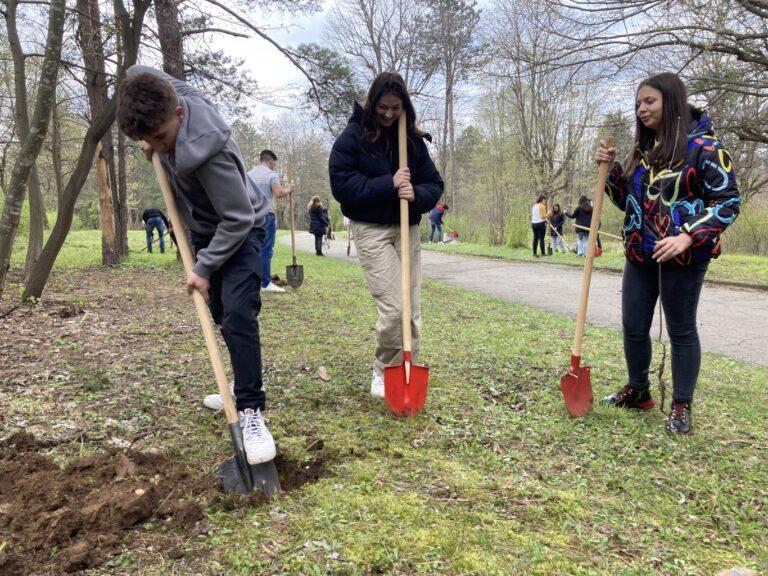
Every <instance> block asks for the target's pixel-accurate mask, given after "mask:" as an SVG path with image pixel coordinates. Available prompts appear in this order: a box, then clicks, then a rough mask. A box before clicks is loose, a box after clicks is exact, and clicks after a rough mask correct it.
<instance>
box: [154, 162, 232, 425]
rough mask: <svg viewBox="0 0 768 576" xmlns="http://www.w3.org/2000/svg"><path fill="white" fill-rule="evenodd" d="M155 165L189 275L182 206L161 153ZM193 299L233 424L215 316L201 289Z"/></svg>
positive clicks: (190, 261) (189, 257)
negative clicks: (177, 200) (177, 203)
mask: <svg viewBox="0 0 768 576" xmlns="http://www.w3.org/2000/svg"><path fill="white" fill-rule="evenodd" d="M152 165H153V166H154V168H155V174H156V175H157V180H158V181H159V182H160V189H161V190H162V192H163V199H164V200H165V207H166V208H167V210H168V215H169V216H170V218H171V224H172V225H173V228H174V230H179V231H180V232H179V233H178V234H176V239H177V240H178V242H177V245H178V247H179V252H180V253H181V259H182V261H183V262H184V270H185V271H186V273H187V274H189V273H190V272H192V269H193V268H194V266H195V263H194V260H193V259H192V250H191V249H190V247H189V241H188V240H187V235H186V233H185V232H184V225H183V223H182V220H181V217H180V216H179V209H178V207H177V206H176V200H175V199H174V197H173V192H172V191H171V186H170V185H169V184H168V178H166V176H165V171H164V170H163V165H162V164H161V163H160V155H159V154H153V155H152ZM192 299H193V300H194V301H195V308H196V309H197V316H198V318H200V325H201V326H202V328H203V336H204V337H205V345H206V346H207V347H208V355H209V356H210V357H211V364H212V365H213V373H214V375H215V376H216V385H217V386H218V388H219V394H221V399H222V400H223V401H224V413H225V414H226V416H227V422H228V423H229V424H234V423H235V422H237V421H238V417H237V409H236V408H235V402H234V400H233V398H232V393H231V392H230V390H229V383H228V382H227V375H226V372H225V371H224V363H223V362H222V361H221V353H220V352H219V345H218V343H217V342H216V336H215V335H214V332H213V322H212V321H211V316H210V313H209V311H208V305H207V304H206V303H205V298H203V295H202V294H200V292H198V291H197V290H194V291H193V292H192Z"/></svg>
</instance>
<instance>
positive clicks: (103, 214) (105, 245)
mask: <svg viewBox="0 0 768 576" xmlns="http://www.w3.org/2000/svg"><path fill="white" fill-rule="evenodd" d="M101 151H102V148H101V142H99V143H98V144H97V145H96V178H97V180H98V183H99V222H100V223H101V263H102V264H104V266H115V265H116V264H117V263H118V257H117V241H116V240H115V221H114V219H113V217H112V189H111V188H110V185H109V166H108V165H107V161H106V159H105V158H104V156H103V155H102V154H101Z"/></svg>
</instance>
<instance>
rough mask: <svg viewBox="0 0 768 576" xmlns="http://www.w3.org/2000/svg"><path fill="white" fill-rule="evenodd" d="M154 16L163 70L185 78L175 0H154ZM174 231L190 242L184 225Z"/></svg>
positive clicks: (179, 25)
mask: <svg viewBox="0 0 768 576" xmlns="http://www.w3.org/2000/svg"><path fill="white" fill-rule="evenodd" d="M155 17H156V18H157V35H158V36H159V37H160V50H161V51H162V53H163V71H164V72H165V73H166V74H170V75H171V76H173V77H174V78H178V79H179V80H186V79H187V77H186V74H184V44H183V42H182V38H183V36H182V33H181V23H180V22H179V11H178V10H177V9H176V2H175V0H155ZM174 232H175V233H176V234H186V235H187V240H189V242H190V244H191V242H192V239H191V237H190V236H189V230H187V228H186V227H184V228H182V229H181V230H175V231H174ZM176 260H181V252H180V251H178V250H177V251H176Z"/></svg>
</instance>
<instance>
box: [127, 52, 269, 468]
mask: <svg viewBox="0 0 768 576" xmlns="http://www.w3.org/2000/svg"><path fill="white" fill-rule="evenodd" d="M117 122H118V126H120V130H122V131H123V132H124V133H125V134H126V135H127V136H128V137H129V138H133V139H134V140H143V141H144V142H146V144H148V145H149V148H147V149H145V154H146V156H147V158H148V159H150V158H152V155H153V154H159V155H160V161H161V163H162V166H163V169H164V171H165V173H166V175H167V176H168V180H169V182H170V183H171V186H172V188H173V194H174V196H175V197H176V201H177V203H178V205H179V211H180V213H181V217H182V218H183V219H184V222H185V224H186V225H187V226H188V227H189V229H190V232H191V235H192V243H193V244H194V246H195V252H196V254H195V256H196V262H195V266H194V268H193V269H192V271H191V272H189V274H188V275H187V281H186V288H187V293H188V294H190V295H191V294H192V292H193V291H194V290H197V291H198V292H199V293H200V294H201V295H202V296H203V298H205V299H206V300H207V301H208V307H209V308H210V311H211V315H212V316H213V319H214V321H215V322H216V324H219V325H220V326H221V333H222V335H223V336H224V341H225V342H226V344H227V349H228V350H229V355H230V359H231V362H232V370H233V372H234V374H235V380H234V386H233V388H234V396H235V402H236V404H237V410H238V411H239V415H240V426H241V427H242V429H243V443H244V448H245V453H246V456H247V459H248V463H249V464H260V463H262V462H268V461H270V460H273V459H274V458H275V441H274V440H273V439H272V435H271V434H270V433H269V430H268V429H267V426H266V423H265V422H264V418H263V417H262V414H261V412H262V411H263V410H264V405H265V399H266V398H265V394H264V390H263V386H262V384H263V381H262V373H261V342H260V340H259V323H258V319H257V316H258V313H259V310H260V309H261V297H260V294H259V284H260V275H261V271H262V265H261V260H260V257H259V250H260V248H261V243H262V241H263V240H264V229H263V228H262V225H263V222H264V216H265V215H266V214H267V212H268V211H269V206H268V204H267V199H266V198H265V197H264V195H263V194H260V193H259V192H258V190H255V189H254V188H253V186H252V184H251V183H250V181H249V179H248V177H247V175H246V170H245V165H244V164H243V160H242V158H241V156H240V149H239V148H238V146H237V143H236V142H235V141H234V140H233V139H232V137H231V131H230V128H229V126H228V125H227V123H226V122H225V121H224V119H223V118H222V117H221V115H220V114H219V111H218V110H217V109H216V107H215V106H214V105H213V103H212V102H211V101H210V100H209V99H208V98H207V97H206V96H205V94H203V93H202V92H200V90H198V89H197V88H193V87H192V86H190V85H189V84H187V83H186V82H182V81H181V80H177V79H176V78H173V77H172V76H170V75H168V74H166V73H165V72H162V71H160V70H156V69H154V68H149V67H147V66H132V67H131V68H129V69H128V74H127V77H126V78H125V79H124V80H123V81H122V82H121V84H120V88H119V94H118V104H117ZM212 396H216V395H212ZM219 401H221V399H220V398H219ZM206 405H207V404H206Z"/></svg>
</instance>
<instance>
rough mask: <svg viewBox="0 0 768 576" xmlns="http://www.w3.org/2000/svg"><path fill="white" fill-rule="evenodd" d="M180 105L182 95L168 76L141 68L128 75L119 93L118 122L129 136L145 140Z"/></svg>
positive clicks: (155, 131)
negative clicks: (138, 71)
mask: <svg viewBox="0 0 768 576" xmlns="http://www.w3.org/2000/svg"><path fill="white" fill-rule="evenodd" d="M178 105H179V97H178V95H177V94H176V90H175V89H174V87H173V85H172V84H171V83H170V82H168V81H167V80H165V79H163V78H160V77H159V76H156V75H155V74H151V73H149V72H141V73H139V74H136V75H133V76H128V77H127V78H126V79H125V80H123V82H122V83H121V84H120V89H119V91H118V95H117V124H118V126H119V127H120V130H122V131H123V133H125V135H126V136H128V137H129V138H133V139H134V140H141V139H142V138H145V137H147V136H152V135H153V134H155V133H157V131H158V130H159V129H160V127H161V126H162V125H163V124H164V123H165V122H167V121H168V120H169V119H170V118H171V117H172V116H173V113H174V111H175V110H176V107H177V106H178Z"/></svg>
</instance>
